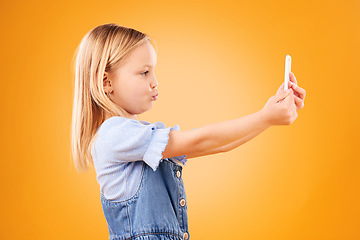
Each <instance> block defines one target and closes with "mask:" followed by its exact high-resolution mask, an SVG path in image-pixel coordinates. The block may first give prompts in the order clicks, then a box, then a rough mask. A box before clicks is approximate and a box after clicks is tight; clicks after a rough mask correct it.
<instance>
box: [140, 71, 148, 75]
mask: <svg viewBox="0 0 360 240" xmlns="http://www.w3.org/2000/svg"><path fill="white" fill-rule="evenodd" d="M148 72H149V71H146V72H143V73H141V74H144V73H145V75H146V73H148Z"/></svg>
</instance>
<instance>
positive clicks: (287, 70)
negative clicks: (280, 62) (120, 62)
mask: <svg viewBox="0 0 360 240" xmlns="http://www.w3.org/2000/svg"><path fill="white" fill-rule="evenodd" d="M290 72H291V57H290V55H286V56H285V77H284V91H286V90H287V89H288V88H289V87H288V86H289V81H290V78H289V74H290Z"/></svg>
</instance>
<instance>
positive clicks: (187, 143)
mask: <svg viewBox="0 0 360 240" xmlns="http://www.w3.org/2000/svg"><path fill="white" fill-rule="evenodd" d="M264 114H266V113H265V112H264V111H262V110H261V111H258V112H255V113H253V114H250V115H247V116H244V117H241V118H237V119H233V120H228V121H223V122H218V123H213V124H209V125H205V126H203V127H199V128H196V129H193V130H189V131H170V133H169V141H168V144H167V146H166V148H165V150H164V152H163V158H168V157H175V156H181V155H187V158H191V157H199V156H204V155H209V154H215V153H218V152H225V151H228V150H230V149H233V148H235V147H237V146H239V145H241V144H243V143H245V142H247V141H249V140H250V139H251V138H252V137H254V136H256V135H257V134H259V133H260V132H262V131H264V130H265V129H266V128H268V127H269V126H271V124H270V123H269V122H267V121H266V119H267V118H266V116H265V115H264ZM235 141H237V142H235ZM225 145H228V146H225ZM223 146H224V147H223ZM227 149H228V150H227Z"/></svg>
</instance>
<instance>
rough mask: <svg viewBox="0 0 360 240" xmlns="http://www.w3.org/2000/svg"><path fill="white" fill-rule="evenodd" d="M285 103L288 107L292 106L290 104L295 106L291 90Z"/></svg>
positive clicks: (284, 100)
mask: <svg viewBox="0 0 360 240" xmlns="http://www.w3.org/2000/svg"><path fill="white" fill-rule="evenodd" d="M283 102H285V104H286V105H287V106H290V104H294V93H293V91H292V89H291V88H290V93H289V94H288V95H287V96H286V97H285V98H284V99H283Z"/></svg>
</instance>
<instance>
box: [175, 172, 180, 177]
mask: <svg viewBox="0 0 360 240" xmlns="http://www.w3.org/2000/svg"><path fill="white" fill-rule="evenodd" d="M176 176H177V177H178V178H179V177H180V171H179V170H177V171H176Z"/></svg>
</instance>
